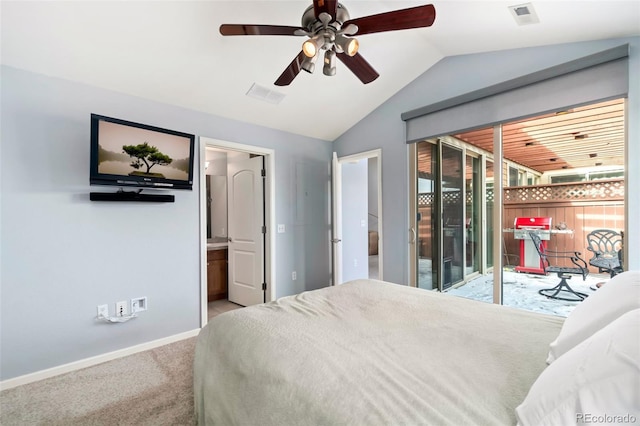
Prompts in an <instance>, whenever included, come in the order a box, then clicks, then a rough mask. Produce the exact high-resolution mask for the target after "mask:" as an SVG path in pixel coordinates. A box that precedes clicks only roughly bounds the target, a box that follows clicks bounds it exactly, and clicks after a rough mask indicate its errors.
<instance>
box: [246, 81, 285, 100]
mask: <svg viewBox="0 0 640 426" xmlns="http://www.w3.org/2000/svg"><path fill="white" fill-rule="evenodd" d="M247 96H251V97H252V98H256V99H260V100H261V101H265V102H268V103H270V104H279V103H280V101H282V100H283V99H284V96H285V95H284V93H280V92H276V91H274V90H271V89H267V88H266V87H263V86H260V85H259V84H256V83H253V84H252V85H251V87H250V88H249V91H248V92H247Z"/></svg>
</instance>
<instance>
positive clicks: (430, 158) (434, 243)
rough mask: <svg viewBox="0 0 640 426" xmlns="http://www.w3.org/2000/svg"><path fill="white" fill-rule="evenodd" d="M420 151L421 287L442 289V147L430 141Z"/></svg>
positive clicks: (418, 169) (418, 254)
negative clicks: (439, 171)
mask: <svg viewBox="0 0 640 426" xmlns="http://www.w3.org/2000/svg"><path fill="white" fill-rule="evenodd" d="M416 149H417V154H416V157H417V160H416V167H417V181H418V182H417V191H418V193H417V214H416V216H415V217H416V222H417V224H416V229H417V239H416V245H417V247H416V252H417V253H416V254H417V262H416V263H417V275H418V276H417V283H416V285H417V287H419V288H423V289H426V290H433V289H437V288H438V275H439V272H440V261H439V260H438V259H440V256H439V255H438V253H439V252H440V244H439V241H440V238H439V236H438V232H437V230H438V229H439V226H438V224H437V218H438V216H439V214H438V213H437V212H438V209H437V205H438V203H437V198H438V196H439V195H438V194H439V193H440V191H439V190H438V186H437V185H438V182H439V178H438V177H437V176H438V169H437V164H438V161H437V160H438V145H436V144H434V143H432V142H429V141H426V142H423V143H420V144H418V145H417V147H416Z"/></svg>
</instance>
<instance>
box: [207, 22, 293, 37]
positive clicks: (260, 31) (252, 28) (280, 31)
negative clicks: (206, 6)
mask: <svg viewBox="0 0 640 426" xmlns="http://www.w3.org/2000/svg"><path fill="white" fill-rule="evenodd" d="M298 30H303V28H300V27H289V26H285V25H242V24H222V25H220V34H222V35H223V36H236V35H286V36H292V35H303V34H296V31H298Z"/></svg>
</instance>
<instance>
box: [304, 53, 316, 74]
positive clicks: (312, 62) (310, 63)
mask: <svg viewBox="0 0 640 426" xmlns="http://www.w3.org/2000/svg"><path fill="white" fill-rule="evenodd" d="M316 59H318V55H317V54H316V56H313V57H311V58H309V57H306V58H304V60H303V61H302V63H301V64H300V68H301V69H303V70H304V71H306V72H308V73H309V74H313V71H314V70H315V69H316Z"/></svg>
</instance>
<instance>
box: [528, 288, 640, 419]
mask: <svg viewBox="0 0 640 426" xmlns="http://www.w3.org/2000/svg"><path fill="white" fill-rule="evenodd" d="M607 285H608V284H607ZM516 417H517V419H518V424H519V425H522V426H529V425H535V426H542V425H550V426H556V425H570V424H587V423H593V424H625V423H626V424H637V423H636V422H638V421H640V309H636V310H634V311H631V312H627V313H626V314H623V315H622V316H621V317H620V318H618V319H616V320H615V321H613V322H611V323H610V324H609V325H607V326H605V327H604V328H602V329H601V330H599V331H597V332H596V333H595V334H594V335H593V336H591V337H589V338H588V339H587V340H585V341H583V342H582V343H580V344H579V345H577V346H576V347H574V348H573V349H571V350H569V351H568V352H567V353H565V354H564V355H562V356H561V357H560V358H558V359H557V360H556V361H555V362H554V363H553V364H551V365H549V366H548V367H547V368H546V369H545V370H544V371H543V372H542V373H541V374H540V376H538V379H537V380H536V381H535V382H534V384H533V386H531V389H529V393H528V394H527V397H526V398H525V400H524V401H523V402H522V404H520V405H519V406H518V407H517V408H516Z"/></svg>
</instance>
